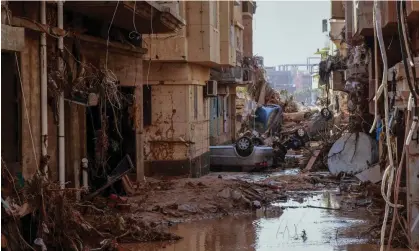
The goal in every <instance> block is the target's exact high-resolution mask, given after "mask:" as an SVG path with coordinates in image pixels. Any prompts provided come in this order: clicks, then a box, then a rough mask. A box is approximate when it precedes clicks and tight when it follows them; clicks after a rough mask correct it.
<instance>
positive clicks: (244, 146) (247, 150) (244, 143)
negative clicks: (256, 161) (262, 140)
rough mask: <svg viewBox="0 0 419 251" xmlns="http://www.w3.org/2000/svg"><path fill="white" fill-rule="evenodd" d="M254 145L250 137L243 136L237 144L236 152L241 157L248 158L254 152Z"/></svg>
mask: <svg viewBox="0 0 419 251" xmlns="http://www.w3.org/2000/svg"><path fill="white" fill-rule="evenodd" d="M253 147H254V146H253V143H252V140H251V139H250V138H249V137H246V136H243V137H241V138H239V139H238V140H237V142H236V151H237V153H238V154H239V155H240V156H241V157H247V156H249V155H250V154H251V153H252V152H253Z"/></svg>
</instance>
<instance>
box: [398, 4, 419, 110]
mask: <svg viewBox="0 0 419 251" xmlns="http://www.w3.org/2000/svg"><path fill="white" fill-rule="evenodd" d="M401 5H402V6H401V8H402V13H400V15H401V16H402V17H403V22H402V30H403V38H404V42H405V46H406V52H407V56H408V59H409V63H410V67H411V68H410V69H411V71H412V80H413V88H414V90H415V92H416V95H419V88H418V85H417V83H416V68H415V62H414V57H413V53H412V49H411V48H412V42H411V40H410V35H409V27H408V24H407V20H406V17H407V13H406V2H405V1H402V2H401ZM416 114H417V113H416Z"/></svg>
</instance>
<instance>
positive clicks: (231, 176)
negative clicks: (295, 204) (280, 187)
mask: <svg viewBox="0 0 419 251" xmlns="http://www.w3.org/2000/svg"><path fill="white" fill-rule="evenodd" d="M300 171H301V170H300V169H299V168H290V169H284V170H280V171H275V172H262V173H258V172H254V173H242V172H213V173H211V174H209V175H208V176H218V175H221V176H222V177H223V179H226V180H236V179H238V180H243V181H251V182H258V181H262V180H265V179H267V178H269V177H278V176H284V175H297V174H299V173H300Z"/></svg>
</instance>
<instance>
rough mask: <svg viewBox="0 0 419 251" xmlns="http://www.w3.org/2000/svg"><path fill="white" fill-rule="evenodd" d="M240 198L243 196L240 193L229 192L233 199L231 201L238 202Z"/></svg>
mask: <svg viewBox="0 0 419 251" xmlns="http://www.w3.org/2000/svg"><path fill="white" fill-rule="evenodd" d="M242 196H243V194H242V193H241V192H240V191H237V190H233V191H232V192H231V197H232V198H233V200H239V199H241V197H242Z"/></svg>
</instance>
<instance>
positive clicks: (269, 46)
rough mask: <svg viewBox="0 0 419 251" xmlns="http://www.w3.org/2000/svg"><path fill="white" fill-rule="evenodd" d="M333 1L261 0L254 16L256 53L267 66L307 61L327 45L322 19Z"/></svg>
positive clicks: (327, 13)
mask: <svg viewBox="0 0 419 251" xmlns="http://www.w3.org/2000/svg"><path fill="white" fill-rule="evenodd" d="M329 18H330V1H257V9H256V14H255V15H254V17H253V22H254V23H253V29H254V30H253V54H254V55H257V56H262V57H263V58H264V64H265V66H275V65H279V64H293V63H296V64H297V63H304V64H305V63H306V61H307V57H312V56H317V55H314V53H315V52H316V51H317V49H318V48H319V49H321V48H323V47H324V45H325V41H326V37H325V34H324V33H322V19H329Z"/></svg>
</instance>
